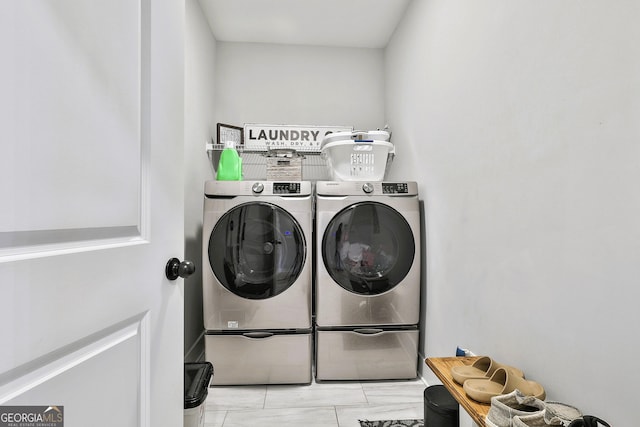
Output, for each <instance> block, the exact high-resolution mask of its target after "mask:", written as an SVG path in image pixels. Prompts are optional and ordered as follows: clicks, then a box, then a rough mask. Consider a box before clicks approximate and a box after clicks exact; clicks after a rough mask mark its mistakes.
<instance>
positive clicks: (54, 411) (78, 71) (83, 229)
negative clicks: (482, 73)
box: [0, 0, 184, 427]
mask: <svg viewBox="0 0 640 427" xmlns="http://www.w3.org/2000/svg"><path fill="white" fill-rule="evenodd" d="M183 44H184V2H182V1H180V0H153V1H151V0H102V1H86V0H29V1H24V0H6V1H2V2H1V3H0V58H1V61H2V66H1V67H0V143H1V150H0V206H1V207H0V304H1V309H0V414H2V413H3V411H4V413H6V412H7V411H8V409H7V408H10V407H13V406H23V407H24V406H44V407H47V408H48V407H50V406H51V407H54V408H48V411H47V412H46V414H47V415H46V416H48V417H52V416H54V415H55V416H56V417H58V414H59V412H58V411H63V415H64V426H65V427H86V426H92V427H95V426H109V427H111V426H153V427H163V426H171V427H176V426H181V425H182V416H183V409H182V405H183V384H182V372H183V339H182V336H183V330H182V327H183V294H182V292H183V289H182V286H183V283H182V282H183V281H182V280H181V279H179V280H176V281H169V280H167V278H166V277H165V271H164V269H165V264H166V263H167V261H168V260H169V258H171V257H178V258H180V257H181V256H182V254H183V247H184V241H183V209H184V207H183V178H182V173H183V167H182V158H183V152H182V150H183V121H184V118H183V116H184V112H183V96H184V83H183V80H184V78H183V73H184V71H183V64H184V59H183V51H184V45H183ZM12 410H13V411H14V412H13V414H14V416H17V417H21V415H19V414H20V411H19V410H15V409H12ZM26 410H27V409H24V408H23V409H22V411H23V413H26V412H24V411H26ZM39 410H40V411H41V412H44V411H46V409H39ZM16 411H17V412H16ZM16 413H17V414H18V415H15V414H16ZM47 419H52V420H59V418H47ZM5 421H6V417H5ZM2 422H3V420H2V419H0V425H5V424H2ZM36 425H38V424H36ZM47 425H49V424H47ZM51 425H53V424H51ZM56 425H62V424H56Z"/></svg>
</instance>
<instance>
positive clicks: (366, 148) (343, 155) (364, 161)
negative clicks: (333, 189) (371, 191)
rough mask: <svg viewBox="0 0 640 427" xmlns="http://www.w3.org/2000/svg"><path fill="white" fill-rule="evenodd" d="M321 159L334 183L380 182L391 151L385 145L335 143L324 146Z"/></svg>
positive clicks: (393, 154) (383, 143) (393, 150)
mask: <svg viewBox="0 0 640 427" xmlns="http://www.w3.org/2000/svg"><path fill="white" fill-rule="evenodd" d="M322 155H323V156H324V157H325V159H326V161H327V165H328V167H329V169H330V172H331V175H332V179H333V180H334V181H382V180H383V179H384V177H385V175H386V173H387V170H388V168H389V166H390V165H391V162H392V161H393V157H394V156H395V147H394V146H393V144H392V143H390V142H388V141H378V140H363V141H359V140H352V139H348V140H338V141H331V142H328V143H326V144H325V145H324V146H323V147H322Z"/></svg>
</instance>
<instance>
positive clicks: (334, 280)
mask: <svg viewBox="0 0 640 427" xmlns="http://www.w3.org/2000/svg"><path fill="white" fill-rule="evenodd" d="M316 242H317V243H316V244H317V247H316V255H317V265H316V290H315V302H316V307H315V308H316V378H317V379H318V380H368V379H409V378H416V377H417V373H418V371H417V367H418V339H419V338H418V337H419V331H418V323H419V317H420V293H421V290H420V287H421V286H420V206H419V200H418V188H417V184H416V183H415V182H349V181H341V182H333V181H332V182H329V181H323V182H318V183H317V184H316Z"/></svg>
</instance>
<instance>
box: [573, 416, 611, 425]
mask: <svg viewBox="0 0 640 427" xmlns="http://www.w3.org/2000/svg"><path fill="white" fill-rule="evenodd" d="M599 426H604V427H611V426H610V425H609V423H607V422H606V421H603V420H601V419H600V418H598V417H594V416H593V415H585V416H583V417H580V418H576V419H575V420H573V421H571V424H569V427H599Z"/></svg>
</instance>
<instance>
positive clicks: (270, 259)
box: [209, 202, 306, 299]
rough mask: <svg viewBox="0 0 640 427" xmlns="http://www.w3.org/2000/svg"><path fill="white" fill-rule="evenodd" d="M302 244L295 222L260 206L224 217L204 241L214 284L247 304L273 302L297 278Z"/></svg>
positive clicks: (269, 206)
mask: <svg viewBox="0 0 640 427" xmlns="http://www.w3.org/2000/svg"><path fill="white" fill-rule="evenodd" d="M305 257H306V242H305V239H304V234H303V232H302V229H301V228H300V225H299V224H298V222H297V221H296V220H295V219H294V218H293V217H292V216H291V215H290V214H289V213H288V212H286V211H285V210H284V209H282V208H280V207H278V206H276V205H273V204H271V203H266V202H255V203H253V202H252V203H246V204H243V205H239V206H236V207H234V208H233V209H231V210H229V211H228V212H226V213H225V214H224V215H223V216H222V217H221V218H220V220H219V221H218V222H217V223H216V225H215V227H214V229H213V231H212V232H211V237H210V238H209V264H210V265H211V268H212V269H213V273H214V274H215V276H216V278H217V279H218V281H219V282H220V283H221V284H222V285H223V286H224V287H225V288H227V289H228V290H229V291H231V292H233V293H234V294H236V295H238V296H240V297H243V298H248V299H266V298H271V297H274V296H276V295H278V294H280V293H282V292H284V291H285V290H286V289H287V288H289V287H290V286H291V285H292V284H293V283H294V282H295V281H296V279H297V278H298V276H299V275H300V272H301V270H302V267H303V266H304V263H305Z"/></svg>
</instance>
